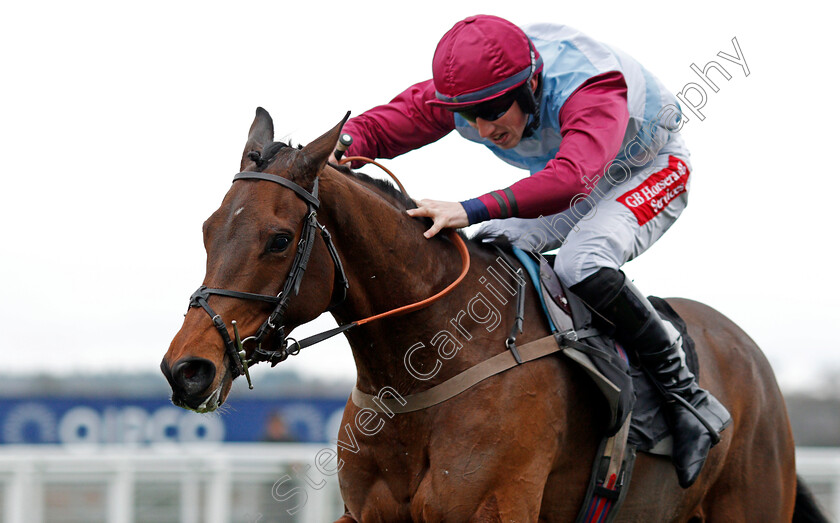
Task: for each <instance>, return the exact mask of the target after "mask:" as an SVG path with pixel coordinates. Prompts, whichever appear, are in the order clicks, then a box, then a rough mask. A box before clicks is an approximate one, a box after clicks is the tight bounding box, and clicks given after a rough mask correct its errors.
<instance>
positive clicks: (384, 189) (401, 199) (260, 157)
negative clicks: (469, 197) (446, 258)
mask: <svg viewBox="0 0 840 523" xmlns="http://www.w3.org/2000/svg"><path fill="white" fill-rule="evenodd" d="M285 148H293V149H302V148H303V146H301V145H298V146H295V145H293V144H292V143H291V142H289V143H285V142H272V143H270V144H268V145H266V146H265V147H264V148H263V150H262V152H257V151H252V153H251V154H252V156H250V158H251V159H252V160H253V161H254V162H256V164H257V169H258V170H260V171H262V170H263V169H265V168H266V167H267V166H268V165H271V162H273V161H274V158H275V157H276V156H277V153H279V152H280V151H281V150H283V149H285ZM330 165H331V166H332V167H333V168H334V169H336V170H337V171H338V172H340V173H341V174H344V175H346V176H349V177H351V178H355V179H356V180H358V181H360V182H362V183H363V184H364V185H367V186H369V187H372V188H373V189H376V190H378V192H380V193H382V194H383V195H384V196H387V197H390V198H392V199H394V200H396V201H397V203H399V204H401V205H402V206H404V207H405V208H406V209H414V208H416V207H417V205H416V204H415V203H414V200H412V199H411V198H410V197H409V196H408V195H407V194H404V193H403V192H402V191H400V190H399V189H398V188H397V187H396V186H395V185H394V184H393V183H391V181H390V180H383V179H381V178H373V177H372V176H368V175H366V174H364V173H359V172H356V171H353V170H352V169H350V168H349V167H347V166H346V165H337V164H335V163H330Z"/></svg>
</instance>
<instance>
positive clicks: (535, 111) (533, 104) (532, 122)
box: [520, 39, 542, 138]
mask: <svg viewBox="0 0 840 523" xmlns="http://www.w3.org/2000/svg"><path fill="white" fill-rule="evenodd" d="M528 48H529V51H530V53H531V75H530V76H528V80H527V81H526V82H525V83H524V84H522V94H521V96H520V99H523V101H524V102H525V105H526V107H527V109H526V112H528V113H530V115H531V116H530V118H529V119H528V125H526V126H525V130H524V131H523V132H522V137H523V138H528V137H529V136H532V135H533V134H534V131H536V130H537V128H539V126H540V98H542V73H539V74H538V76H537V87H536V90H531V79H532V78H534V72H535V71H536V69H537V59H536V52H535V51H534V44H533V43H532V42H531V40H530V39H529V40H528Z"/></svg>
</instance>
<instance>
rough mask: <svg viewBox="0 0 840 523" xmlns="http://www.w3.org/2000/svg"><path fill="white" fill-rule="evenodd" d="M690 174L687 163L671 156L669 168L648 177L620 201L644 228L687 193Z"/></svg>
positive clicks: (619, 198) (620, 197) (622, 196)
mask: <svg viewBox="0 0 840 523" xmlns="http://www.w3.org/2000/svg"><path fill="white" fill-rule="evenodd" d="M689 174H691V172H690V171H689V170H688V167H686V165H685V162H683V161H682V160H680V159H679V158H677V157H676V156H669V157H668V167H666V168H664V169H662V170H661V171H659V172H655V173H653V174H651V175H650V176H648V178H647V180H645V181H643V182H642V183H641V184H640V185H639V186H638V187H636V188H635V189H631V190H630V191H628V192H626V193H624V194H622V195H621V196H619V197H618V201H619V202H621V203H623V204H624V205H625V206H627V208H628V209H630V211H632V212H633V215H634V216H635V217H636V220H637V221H638V222H639V225H640V226H642V225H644V224H646V223H647V222H649V221H651V220H652V219H653V218H654V217H655V216H656V215H657V214H659V213H660V212H662V209H664V208H665V207H667V206H668V204H669V203H671V202H672V201H673V200H674V198H676V197H677V196H679V195H681V194H682V193H684V192H685V186H686V184H687V183H688V176H689Z"/></svg>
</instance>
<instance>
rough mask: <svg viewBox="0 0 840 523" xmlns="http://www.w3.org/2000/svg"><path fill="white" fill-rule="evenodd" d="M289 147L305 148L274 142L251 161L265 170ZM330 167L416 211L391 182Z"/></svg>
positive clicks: (332, 165)
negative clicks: (278, 154)
mask: <svg viewBox="0 0 840 523" xmlns="http://www.w3.org/2000/svg"><path fill="white" fill-rule="evenodd" d="M287 147H290V148H294V149H302V148H303V146H301V145H297V146H295V145H293V144H292V143H291V142H290V143H285V142H272V143H270V144H268V145H267V146H265V147H264V148H263V151H262V153H261V154H259V156H257V157H252V158H251V159H252V160H254V161H255V162H256V163H257V167H258V169H259V170H262V169H263V168H265V166H267V165H269V164H271V162H272V161H273V160H274V157H275V156H276V155H277V153H279V152H280V151H281V150H282V149H285V148H287ZM330 166H331V167H332V168H333V169H335V170H336V171H338V172H340V173H341V174H343V175H345V176H347V177H349V178H352V179H354V180H356V181H358V182H359V183H361V184H362V185H365V186H367V187H369V188H371V189H373V190H374V191H375V192H377V193H379V194H380V195H381V196H383V197H385V198H388V199H391V200H392V201H395V202H396V203H397V204H399V205H401V206H403V207H405V208H406V209H416V208H417V204H416V203H415V202H414V200H413V199H411V197H410V196H408V195H407V194H405V193H404V192H402V191H401V190H400V189H399V187H397V186H396V185H394V183H393V182H392V181H391V180H385V179H382V178H374V177H372V176H368V175H367V174H364V173H360V172H356V171H354V170H352V169H351V168H350V167H348V166H346V165H338V164H335V163H332V162H330ZM423 220H424V221H426V222H428V223H427V225H428V226H431V223H432V221H431V220H430V219H428V218H423ZM458 235H459V236H461V238H463V239H464V240H465V241H467V242H468V243H475V244H477V245H479V246H481V247H484V245H483V244H482V242H474V241H471V240H470V239H469V238H468V237H467V235H466V234H465V233H464V231H461V230H459V231H458Z"/></svg>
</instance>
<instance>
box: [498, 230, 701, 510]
mask: <svg viewBox="0 0 840 523" xmlns="http://www.w3.org/2000/svg"><path fill="white" fill-rule="evenodd" d="M512 249H513V253H514V254H515V256H516V258H517V259H519V261H520V262H521V263H522V265H523V266H524V267H525V269H526V272H528V274H529V276H530V279H531V281H532V283H533V285H534V286H535V288H536V289H538V291H539V296H540V301H541V304H542V308H543V312H544V314H545V317H546V319H547V320H548V322H549V325H550V327H551V329H552V331H553V332H554V335H555V338H557V339H558V343H561V344H562V345H563V346H564V350H563V351H562V352H563V354H564V355H565V356H566V357H568V358H569V359H570V360H572V361H574V362H575V363H576V364H578V365H579V366H580V367H581V368H582V369H583V370H584V371H585V372H586V373H587V374H588V375H589V377H590V378H592V380H593V381H594V383H595V385H596V386H597V387H598V389H599V390H600V391H601V393H602V394H603V395H604V398H605V399H606V402H607V405H608V406H609V413H608V416H609V419H608V423H607V431H606V435H605V436H604V438H603V439H602V441H601V443H600V447H599V450H598V454H597V455H596V459H595V461H594V462H593V466H592V473H591V476H590V482H589V486H588V489H587V493H586V498H585V499H584V503H583V506H582V508H581V511H580V513H579V515H578V518H577V520H576V521H577V522H596V521H597V522H609V521H612V520H613V519H614V518H615V517H616V516H617V514H618V509H619V507H620V506H621V504H622V502H623V501H624V496H625V495H626V493H627V490H628V488H627V487H628V486H629V483H630V478H631V476H632V471H633V465H634V463H635V458H636V452H637V451H640V452H647V453H651V454H658V455H662V456H668V457H670V456H671V449H672V442H673V439H672V437H671V434H670V429H669V427H668V425H667V423H666V421H665V415H664V411H663V408H662V405H663V398H662V396H661V394H660V393H659V392H658V389H657V388H656V386H655V385H654V384H653V382H652V381H651V380H650V378H649V377H648V375H647V373H645V372H644V371H642V370H641V368H640V367H639V366H638V364H637V363H636V362H635V361H634V358H633V357H632V355H628V354H627V353H626V352H625V351H624V349H623V348H622V347H621V345H620V344H619V343H618V342H616V341H615V339H614V337H613V332H612V329H611V327H610V326H608V325H604V323H605V322H603V321H601V322H598V321H597V319H596V318H593V316H592V313H591V312H590V310H589V309H588V308H587V307H586V305H585V304H584V303H583V301H582V300H581V299H580V298H579V297H577V296H576V295H575V294H574V293H573V292H571V291H570V290H569V289H568V288H566V286H565V285H563V283H562V282H561V281H560V280H559V278H558V277H557V275H556V274H555V273H554V269H553V265H554V263H553V262H554V260H553V256H543V255H528V254H525V252H524V251H522V250H520V249H518V248H516V247H513V248H512ZM648 299H649V300H650V302H651V304H653V306H654V308H655V309H656V310H657V312H658V313H659V315H660V316H661V317H662V318H663V319H664V320H666V321H668V322H670V323H671V324H672V325H673V326H674V327H675V328H676V329H677V331H678V332H679V333H680V334H681V335H682V337H683V350H684V351H685V354H686V364H687V365H688V367H689V369H690V370H691V371H692V372H693V373H694V375H695V376H698V377H699V368H698V360H697V353H696V351H695V347H694V340H692V339H691V337H690V336H689V335H688V330H687V327H686V324H685V322H684V321H683V320H682V318H680V316H679V315H678V314H677V313H676V311H674V309H673V308H671V306H670V305H669V304H668V303H667V302H666V301H665V300H663V299H661V298H658V297H655V296H650V297H648ZM561 340H562V341H561Z"/></svg>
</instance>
